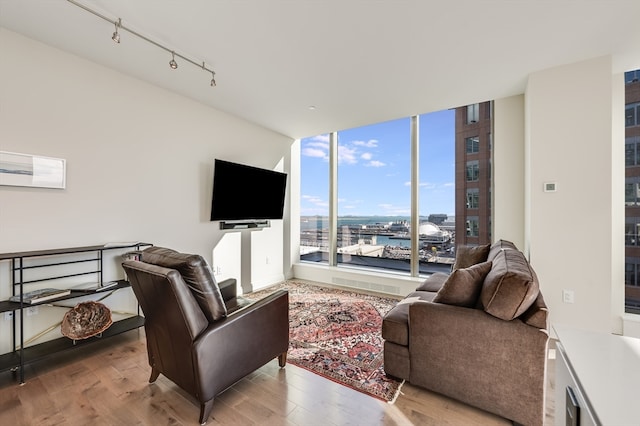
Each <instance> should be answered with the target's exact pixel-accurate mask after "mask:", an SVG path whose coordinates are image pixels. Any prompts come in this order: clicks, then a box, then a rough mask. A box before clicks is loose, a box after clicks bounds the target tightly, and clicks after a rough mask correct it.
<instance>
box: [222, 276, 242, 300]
mask: <svg viewBox="0 0 640 426" xmlns="http://www.w3.org/2000/svg"><path fill="white" fill-rule="evenodd" d="M218 288H219V289H220V294H222V300H224V302H225V303H227V302H229V301H230V300H233V299H235V298H236V297H237V296H238V288H237V281H236V279H235V278H227V279H226V280H222V281H220V282H219V283H218Z"/></svg>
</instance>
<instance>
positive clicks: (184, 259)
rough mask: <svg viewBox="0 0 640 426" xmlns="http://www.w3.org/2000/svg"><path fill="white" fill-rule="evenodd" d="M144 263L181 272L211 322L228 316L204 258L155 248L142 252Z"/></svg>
mask: <svg viewBox="0 0 640 426" xmlns="http://www.w3.org/2000/svg"><path fill="white" fill-rule="evenodd" d="M142 261H143V262H146V263H152V264H154V265H158V266H162V267H165V268H170V269H175V270H177V271H178V272H180V275H182V278H183V279H184V281H185V283H186V284H187V286H189V289H190V290H191V293H192V294H193V296H194V297H195V299H196V301H197V302H198V305H199V306H200V309H202V312H203V313H204V314H205V316H206V317H207V320H209V322H213V321H216V320H219V319H220V318H222V317H224V316H226V315H227V308H226V306H225V303H224V300H223V299H222V294H221V293H220V289H219V288H218V284H217V283H216V280H215V278H214V277H213V273H212V271H211V268H209V265H208V264H207V262H206V261H205V260H204V258H203V257H202V256H200V255H198V254H186V253H179V252H177V251H175V250H172V249H169V248H164V247H157V246H154V247H149V248H148V249H146V250H143V251H142Z"/></svg>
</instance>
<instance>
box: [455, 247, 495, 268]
mask: <svg viewBox="0 0 640 426" xmlns="http://www.w3.org/2000/svg"><path fill="white" fill-rule="evenodd" d="M490 248H491V245H490V244H485V245H481V246H465V245H461V246H458V247H456V261H455V263H454V264H453V267H452V268H451V270H452V271H455V270H456V269H460V268H468V267H469V266H473V265H475V264H478V263H482V262H485V261H486V260H487V256H489V249H490Z"/></svg>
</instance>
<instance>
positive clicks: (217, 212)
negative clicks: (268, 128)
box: [211, 159, 287, 221]
mask: <svg viewBox="0 0 640 426" xmlns="http://www.w3.org/2000/svg"><path fill="white" fill-rule="evenodd" d="M286 189H287V174H286V173H281V172H276V171H273V170H267V169H262V168H258V167H253V166H248V165H245V164H239V163H232V162H230V161H224V160H219V159H215V162H214V166H213V194H212V197H211V220H212V221H215V220H226V221H252V220H266V219H282V216H283V211H284V197H285V193H286Z"/></svg>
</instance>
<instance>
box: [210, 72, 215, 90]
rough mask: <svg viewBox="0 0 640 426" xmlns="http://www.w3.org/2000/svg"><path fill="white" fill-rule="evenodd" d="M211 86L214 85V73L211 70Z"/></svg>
mask: <svg viewBox="0 0 640 426" xmlns="http://www.w3.org/2000/svg"><path fill="white" fill-rule="evenodd" d="M211 87H216V73H215V72H214V71H211Z"/></svg>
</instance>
